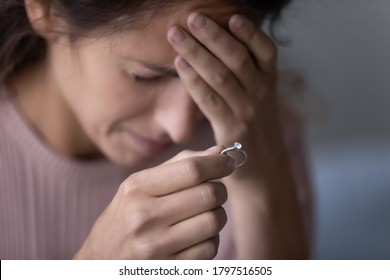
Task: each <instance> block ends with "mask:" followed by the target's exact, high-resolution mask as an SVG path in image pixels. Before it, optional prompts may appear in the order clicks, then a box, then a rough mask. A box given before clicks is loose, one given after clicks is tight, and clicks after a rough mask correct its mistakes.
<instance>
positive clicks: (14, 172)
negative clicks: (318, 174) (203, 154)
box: [0, 85, 311, 259]
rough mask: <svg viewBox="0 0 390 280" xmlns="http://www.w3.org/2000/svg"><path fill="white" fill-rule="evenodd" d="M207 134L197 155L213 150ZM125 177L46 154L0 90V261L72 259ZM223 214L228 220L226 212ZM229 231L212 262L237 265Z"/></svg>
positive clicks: (303, 186) (125, 172)
mask: <svg viewBox="0 0 390 280" xmlns="http://www.w3.org/2000/svg"><path fill="white" fill-rule="evenodd" d="M287 119H288V120H289V122H286V123H285V124H286V125H285V128H286V132H287V135H288V137H287V139H286V140H287V144H288V146H289V148H290V152H291V154H292V157H293V163H294V168H295V173H296V175H297V176H296V177H297V181H298V186H299V196H300V200H301V203H302V206H303V210H304V211H305V218H306V224H307V225H308V228H309V225H310V221H311V219H310V215H311V212H310V211H308V210H310V202H311V201H310V191H309V188H308V186H309V184H308V182H307V177H306V170H305V168H304V157H302V155H304V151H303V146H302V142H301V141H300V139H299V137H296V136H297V135H298V136H299V135H301V132H300V131H299V130H297V129H296V128H297V127H296V126H294V125H291V120H292V119H293V118H291V116H289V117H288V118H287ZM204 134H205V133H202V135H203V136H200V138H198V139H196V140H195V142H196V143H197V145H199V146H198V147H194V148H195V149H197V148H200V147H203V148H205V147H207V146H205V145H208V144H210V143H208V142H207V141H208V140H205V138H210V137H204ZM206 143H207V144H206ZM180 149H181V147H177V149H176V151H175V150H174V151H171V152H168V153H167V155H169V154H170V155H173V154H175V153H176V152H178V150H180ZM158 161H161V159H159V160H157V162H158ZM130 174H131V170H129V169H125V168H121V167H118V166H115V165H114V164H112V163H110V162H108V161H107V160H91V161H82V160H75V159H71V158H67V157H64V156H62V155H59V154H57V153H56V152H55V151H53V150H51V148H50V147H49V146H47V145H46V144H45V142H44V141H43V140H42V139H41V138H40V137H39V135H38V134H37V133H36V132H35V131H34V130H33V129H32V128H31V127H30V126H29V124H28V122H27V121H26V120H25V119H24V117H23V114H22V113H21V112H20V111H19V110H18V107H17V106H16V104H14V103H13V100H12V97H11V96H10V95H9V94H7V92H6V90H5V88H4V87H3V86H1V85H0V259H70V258H72V257H73V256H74V254H75V253H76V252H77V250H78V249H79V248H80V247H81V245H82V243H83V241H84V240H85V238H86V237H87V235H88V233H89V231H90V229H91V227H92V225H93V224H94V222H95V221H96V219H97V217H98V216H99V215H100V214H101V213H102V211H103V210H104V208H105V207H106V206H107V205H108V204H109V202H110V201H111V200H112V198H113V196H114V195H115V193H116V191H117V188H118V186H119V185H120V183H121V182H122V181H123V180H124V179H125V178H126V177H128V176H129V175H130ZM225 209H226V210H227V212H228V216H230V214H229V207H228V205H225ZM231 226H232V225H231V223H230V221H229V220H228V223H227V224H226V226H225V227H224V229H223V230H222V232H221V234H220V247H219V252H218V255H217V257H216V258H217V259H232V258H234V246H233V242H232V240H233V236H232V234H231V233H232V231H231Z"/></svg>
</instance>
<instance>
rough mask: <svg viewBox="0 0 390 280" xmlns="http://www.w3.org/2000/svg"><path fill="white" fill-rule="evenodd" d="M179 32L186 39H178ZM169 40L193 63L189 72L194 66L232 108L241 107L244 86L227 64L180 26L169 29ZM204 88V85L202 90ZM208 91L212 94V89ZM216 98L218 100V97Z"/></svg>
mask: <svg viewBox="0 0 390 280" xmlns="http://www.w3.org/2000/svg"><path fill="white" fill-rule="evenodd" d="M178 34H181V35H180V36H184V40H181V41H179V40H176V39H175V38H176V37H178ZM168 40H169V41H170V42H171V45H172V46H173V48H174V49H175V50H176V51H177V53H178V54H179V55H180V56H181V57H183V58H184V59H185V61H187V62H188V63H189V65H191V67H188V68H187V70H188V72H187V73H191V68H193V69H194V70H195V72H196V73H197V74H199V76H200V77H201V78H202V79H203V80H204V81H205V82H206V84H207V85H209V86H210V87H211V89H212V90H214V91H215V92H216V93H218V95H220V96H221V97H222V99H223V100H224V101H225V102H226V104H228V106H229V107H230V108H235V107H238V108H239V107H240V104H241V102H242V95H240V94H238V93H240V92H243V87H242V86H241V85H240V83H239V82H238V80H237V78H236V77H235V76H234V74H233V73H232V72H231V71H230V70H229V68H227V67H226V65H224V64H223V63H222V62H221V61H220V60H219V59H218V58H216V57H215V56H214V55H213V54H211V53H210V52H209V51H208V50H207V49H205V48H204V46H202V45H201V44H200V43H199V42H198V41H197V40H195V38H193V37H192V36H190V35H189V34H187V33H186V32H185V31H184V30H183V29H182V28H180V27H177V26H174V27H172V28H171V29H170V30H169V31H168ZM194 78H195V77H194ZM194 80H195V81H196V80H197V79H194ZM198 86H199V81H198ZM204 89H205V88H204V86H203V88H202V90H204ZM208 92H209V94H212V91H210V90H209V91H208ZM215 99H216V100H217V101H218V99H217V98H215Z"/></svg>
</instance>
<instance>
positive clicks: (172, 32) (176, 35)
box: [168, 26, 187, 43]
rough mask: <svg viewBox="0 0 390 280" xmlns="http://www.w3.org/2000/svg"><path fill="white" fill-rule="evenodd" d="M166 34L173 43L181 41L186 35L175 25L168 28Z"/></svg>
mask: <svg viewBox="0 0 390 280" xmlns="http://www.w3.org/2000/svg"><path fill="white" fill-rule="evenodd" d="M168 36H169V37H170V38H171V39H172V41H173V42H175V43H183V42H184V41H185V39H186V37H187V36H186V34H185V33H184V32H183V31H182V30H180V28H178V27H176V26H175V27H172V28H171V29H169V31H168Z"/></svg>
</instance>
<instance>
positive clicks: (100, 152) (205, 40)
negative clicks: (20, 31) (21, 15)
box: [9, 0, 307, 259]
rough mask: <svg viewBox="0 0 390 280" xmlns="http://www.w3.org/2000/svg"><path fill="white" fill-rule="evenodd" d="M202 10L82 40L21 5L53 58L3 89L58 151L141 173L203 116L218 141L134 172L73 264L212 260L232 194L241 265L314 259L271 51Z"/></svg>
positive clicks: (192, 6)
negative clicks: (240, 158)
mask: <svg viewBox="0 0 390 280" xmlns="http://www.w3.org/2000/svg"><path fill="white" fill-rule="evenodd" d="M208 2H209V1H203V0H199V1H190V2H189V3H182V4H180V5H177V7H175V10H174V11H170V12H169V13H167V15H168V16H166V17H163V16H160V17H153V19H152V20H151V21H150V22H149V23H148V24H147V25H145V26H144V27H142V28H138V29H133V30H127V31H124V32H122V33H121V34H113V35H112V36H108V37H102V38H97V39H96V38H95V39H83V40H82V41H79V42H78V44H77V45H76V46H75V45H71V44H70V43H69V41H68V39H67V38H66V36H61V35H53V34H52V33H45V30H47V29H48V28H49V29H53V28H54V29H55V28H64V26H63V25H61V23H59V22H58V21H56V20H55V19H54V18H53V17H52V15H51V12H50V11H47V10H45V8H44V7H42V6H40V5H39V4H37V3H36V2H35V1H32V0H31V1H29V0H27V1H26V7H27V11H28V15H29V17H30V21H31V22H32V24H33V26H34V28H35V29H36V30H37V32H40V33H41V35H43V36H44V37H45V38H46V39H47V40H48V42H49V45H48V47H49V48H48V55H47V57H46V59H45V60H43V61H41V62H39V63H37V64H35V65H32V66H31V67H30V68H28V69H25V70H24V71H23V72H21V73H17V74H16V75H15V76H13V77H11V78H10V80H9V85H10V87H11V88H12V89H13V91H14V93H15V96H16V100H17V102H18V103H19V105H20V107H21V108H22V110H23V112H24V113H25V115H26V117H27V118H28V119H29V121H30V122H31V123H32V125H33V127H34V128H35V129H36V130H37V131H38V132H39V133H40V134H41V135H42V137H43V139H45V141H47V142H48V144H49V145H51V146H52V147H53V148H54V149H55V150H56V151H57V152H59V153H61V154H64V155H67V156H70V157H79V158H80V157H82V158H96V157H102V156H104V157H107V158H109V159H110V160H112V161H113V162H116V163H118V164H121V165H130V166H137V165H140V164H142V163H144V162H147V161H148V160H150V159H152V158H154V157H155V156H156V155H157V154H159V153H160V152H162V151H163V150H165V149H166V148H167V147H169V146H170V145H173V144H179V143H186V142H188V141H189V140H190V139H192V138H193V137H194V135H196V133H197V131H198V127H199V125H200V123H201V122H202V120H205V119H207V120H208V121H209V123H210V125H211V128H212V131H213V135H214V139H215V142H216V143H217V146H216V147H214V148H211V149H209V150H207V151H201V152H193V151H185V152H182V153H180V154H178V155H177V156H176V157H174V158H172V159H170V160H169V161H167V162H165V163H164V164H161V165H159V166H156V167H153V168H148V169H144V170H141V171H139V172H136V173H134V174H132V175H131V176H129V177H128V178H127V179H126V180H125V181H124V182H123V183H122V184H121V186H119V189H118V192H117V194H116V195H115V197H114V199H113V200H112V202H111V203H110V205H109V206H108V207H107V209H106V210H105V211H104V212H103V213H102V215H101V216H100V217H99V218H98V220H97V221H96V223H95V225H94V227H93V229H92V231H91V233H90V235H89V236H88V238H87V239H86V241H85V243H84V245H83V246H82V248H80V250H79V252H78V253H77V254H76V255H75V258H84V259H86V258H87V259H93V258H97V259H110V258H114V259H122V258H123V259H209V258H213V257H214V256H215V254H216V253H217V249H218V243H219V240H218V239H219V238H218V233H219V232H220V230H221V229H222V228H223V226H224V224H225V223H226V220H227V216H226V213H225V211H224V209H223V208H222V207H221V205H222V204H223V203H224V202H225V201H226V200H227V195H228V194H229V197H230V198H229V200H230V203H231V205H232V213H233V215H232V217H231V218H232V220H233V224H234V227H233V228H234V231H235V232H234V235H235V242H236V247H237V257H238V258H245V259H250V258H253V259H257V258H284V259H285V258H305V257H306V253H307V247H306V244H305V237H304V232H303V226H302V221H301V216H300V211H299V206H298V202H297V198H296V194H295V187H296V186H295V185H294V180H293V176H292V172H291V166H290V162H289V158H288V155H287V152H286V149H285V147H284V144H283V135H282V129H281V126H280V124H279V118H278V110H277V100H276V96H275V85H276V79H277V77H276V47H275V46H274V44H273V43H272V41H271V40H270V39H269V38H268V37H267V36H266V35H265V34H264V33H263V32H261V31H260V30H259V28H257V27H256V25H255V24H254V23H253V22H252V21H249V20H248V19H247V18H246V17H244V16H242V15H238V14H237V13H238V12H240V11H239V10H238V8H237V7H234V6H229V5H226V3H225V2H224V1H214V2H213V5H210V4H209V3H208ZM205 15H208V16H207V17H206V16H205ZM200 17H201V18H202V17H203V23H204V24H203V26H199V25H198V24H197V23H199V21H200V22H201V21H202V20H200ZM38 18H40V19H41V20H38V21H36V19H38ZM197 26H198V27H197ZM157 68H158V69H157ZM137 77H143V78H142V79H143V80H142V81H140V80H139V78H137ZM178 116H180V117H178ZM235 141H239V142H241V143H242V144H243V145H244V147H245V149H246V151H247V152H248V155H249V160H248V162H247V163H246V164H245V166H244V167H242V168H240V169H237V170H234V161H233V160H232V159H230V158H229V157H226V156H224V155H219V152H220V151H221V150H222V149H223V147H224V146H229V145H231V143H233V142H235ZM233 171H234V172H233ZM228 175H230V176H228ZM216 180H218V181H221V180H222V182H223V183H221V182H217V181H216Z"/></svg>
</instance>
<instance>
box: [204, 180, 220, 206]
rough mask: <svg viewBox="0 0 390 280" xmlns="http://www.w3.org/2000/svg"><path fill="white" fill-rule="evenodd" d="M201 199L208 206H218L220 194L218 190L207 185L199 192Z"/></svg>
mask: <svg viewBox="0 0 390 280" xmlns="http://www.w3.org/2000/svg"><path fill="white" fill-rule="evenodd" d="M199 197H200V200H201V202H202V203H204V204H206V205H210V206H213V205H215V206H216V205H218V202H219V199H218V197H219V195H218V192H217V190H216V188H215V187H214V186H213V185H212V184H210V183H208V184H205V185H204V187H203V188H201V189H200V190H199Z"/></svg>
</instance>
